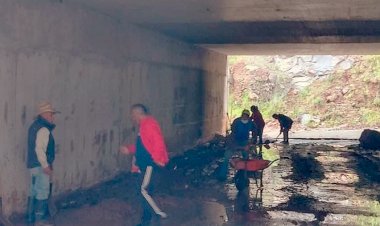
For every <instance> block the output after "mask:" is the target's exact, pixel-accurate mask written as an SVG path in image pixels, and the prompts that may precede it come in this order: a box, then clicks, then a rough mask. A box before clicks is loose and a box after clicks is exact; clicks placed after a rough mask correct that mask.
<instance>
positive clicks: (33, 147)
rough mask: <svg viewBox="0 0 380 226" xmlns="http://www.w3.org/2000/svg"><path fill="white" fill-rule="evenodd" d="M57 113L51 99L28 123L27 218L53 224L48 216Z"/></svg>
mask: <svg viewBox="0 0 380 226" xmlns="http://www.w3.org/2000/svg"><path fill="white" fill-rule="evenodd" d="M56 113H58V112H57V111H56V110H55V109H54V108H53V107H52V105H51V104H50V103H48V102H43V103H41V104H40V106H39V112H38V116H37V118H36V119H35V121H34V122H33V124H32V125H31V126H30V127H29V131H28V150H27V151H28V152H27V168H28V169H29V171H30V175H31V180H30V181H31V185H30V192H29V198H28V208H27V220H28V222H29V223H34V222H35V226H43V225H45V226H47V225H53V224H52V223H51V220H50V219H49V216H48V198H49V195H50V177H51V176H52V174H53V167H52V166H53V162H54V158H55V141H54V137H53V134H52V132H53V130H54V128H55V124H54V115H55V114H56Z"/></svg>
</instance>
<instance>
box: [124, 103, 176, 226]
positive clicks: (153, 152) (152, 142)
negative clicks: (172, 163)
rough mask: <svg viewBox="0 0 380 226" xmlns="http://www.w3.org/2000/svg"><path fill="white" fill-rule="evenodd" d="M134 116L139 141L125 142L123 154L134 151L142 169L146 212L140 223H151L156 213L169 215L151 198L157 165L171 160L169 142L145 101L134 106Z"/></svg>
mask: <svg viewBox="0 0 380 226" xmlns="http://www.w3.org/2000/svg"><path fill="white" fill-rule="evenodd" d="M131 117H132V120H133V122H134V123H135V125H136V127H137V128H139V130H138V136H137V139H136V144H135V145H133V146H128V147H127V146H122V147H121V152H122V153H124V154H134V156H135V164H136V166H137V167H138V168H139V170H140V172H141V174H140V175H141V176H140V177H141V178H140V180H141V187H140V188H141V202H142V203H141V204H142V207H143V215H142V217H141V224H139V225H150V222H151V221H152V218H153V217H158V219H160V218H166V217H167V214H166V213H165V212H163V211H162V210H161V209H160V208H159V207H158V205H157V204H156V202H155V201H154V200H153V198H152V194H153V190H152V188H153V184H152V183H153V181H154V180H153V178H155V177H157V174H156V171H157V169H158V167H164V166H165V165H166V164H167V163H168V161H169V158H168V153H167V150H166V145H165V142H164V139H163V136H162V133H161V129H160V126H159V124H158V122H157V121H156V120H155V119H154V118H153V117H152V116H150V115H149V114H148V110H147V108H146V107H145V106H144V105H142V104H135V105H133V106H132V108H131Z"/></svg>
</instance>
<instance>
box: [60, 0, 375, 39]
mask: <svg viewBox="0 0 380 226" xmlns="http://www.w3.org/2000/svg"><path fill="white" fill-rule="evenodd" d="M63 4H79V5H84V6H85V7H88V8H90V9H92V10H96V11H99V12H103V13H107V14H109V15H116V16H117V17H118V18H120V19H122V20H128V21H133V22H134V23H136V24H139V25H141V26H145V27H148V28H150V29H152V30H156V31H160V32H163V33H165V34H167V35H170V36H172V37H176V38H179V39H182V40H186V41H187V42H192V43H197V44H255V43H261V44H273V43H280V44H282V43H319V44H325V43H376V42H380V30H379V27H380V26H379V24H380V6H379V4H378V1H376V0H354V1H349V2H347V1H346V0H337V1H334V2H331V1H329V0H322V1H318V2H316V1H313V0H305V1H296V0H251V1H246V0H235V1H230V0H219V1H215V0H195V1H186V2H183V1H182V2H178V1H176V0H157V1H154V2H152V1H148V0H141V1H138V2H136V1H134V0H109V1H102V0H65V1H63Z"/></svg>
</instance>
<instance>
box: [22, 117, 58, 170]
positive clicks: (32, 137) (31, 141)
mask: <svg viewBox="0 0 380 226" xmlns="http://www.w3.org/2000/svg"><path fill="white" fill-rule="evenodd" d="M43 127H45V128H47V129H48V130H49V131H50V135H49V142H48V146H47V150H46V157H47V162H48V164H49V165H52V163H53V162H54V158H55V141H54V137H53V135H52V133H51V132H52V131H53V129H54V128H55V125H54V124H51V123H49V122H48V121H46V120H45V119H43V118H42V117H41V116H38V117H37V119H36V120H35V121H34V122H33V124H32V125H31V126H30V127H29V131H28V158H27V167H28V168H34V167H39V166H41V164H40V162H39V161H38V158H37V153H36V139H37V133H38V131H39V130H40V129H41V128H43Z"/></svg>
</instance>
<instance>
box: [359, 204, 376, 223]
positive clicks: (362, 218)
mask: <svg viewBox="0 0 380 226" xmlns="http://www.w3.org/2000/svg"><path fill="white" fill-rule="evenodd" d="M368 209H369V210H370V211H371V212H372V213H373V214H375V215H378V214H379V213H380V202H378V201H371V202H370V203H369V207H368ZM356 223H357V224H358V225H362V226H380V217H379V216H373V217H369V216H359V217H358V219H357V222H356Z"/></svg>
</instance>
